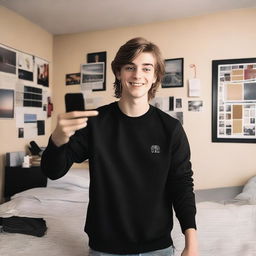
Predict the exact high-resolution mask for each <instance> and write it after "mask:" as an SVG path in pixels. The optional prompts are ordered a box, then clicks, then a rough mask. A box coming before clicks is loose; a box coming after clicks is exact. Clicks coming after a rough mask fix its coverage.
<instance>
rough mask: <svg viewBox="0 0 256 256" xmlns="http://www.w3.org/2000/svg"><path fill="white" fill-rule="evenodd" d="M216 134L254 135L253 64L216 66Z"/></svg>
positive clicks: (255, 77) (255, 76) (255, 73)
mask: <svg viewBox="0 0 256 256" xmlns="http://www.w3.org/2000/svg"><path fill="white" fill-rule="evenodd" d="M218 74H219V75H218V106H217V125H218V127H217V136H218V138H248V139H250V138H251V139H255V138H256V134H255V126H256V123H255V119H256V64H255V63H241V64H225V65H219V66H218Z"/></svg>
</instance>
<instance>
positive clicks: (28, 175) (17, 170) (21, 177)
mask: <svg viewBox="0 0 256 256" xmlns="http://www.w3.org/2000/svg"><path fill="white" fill-rule="evenodd" d="M4 184H5V188H4V197H5V198H7V199H8V198H9V197H11V196H12V195H14V194H16V193H19V192H21V191H24V190H26V189H30V188H35V187H46V184H47V177H46V176H45V175H44V174H43V173H42V171H41V168H40V166H32V167H30V168H22V167H21V166H17V167H5V183H4Z"/></svg>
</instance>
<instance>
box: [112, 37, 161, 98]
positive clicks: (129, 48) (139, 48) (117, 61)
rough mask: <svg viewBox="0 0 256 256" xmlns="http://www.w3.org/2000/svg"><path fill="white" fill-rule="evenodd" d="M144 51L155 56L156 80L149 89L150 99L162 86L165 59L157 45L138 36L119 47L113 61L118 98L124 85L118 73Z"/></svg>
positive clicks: (116, 95) (115, 88)
mask: <svg viewBox="0 0 256 256" xmlns="http://www.w3.org/2000/svg"><path fill="white" fill-rule="evenodd" d="M142 52H149V53H152V55H153V56H154V58H155V62H156V63H155V76H156V82H155V83H153V84H152V86H151V88H150V90H149V91H148V100H151V99H153V98H154V97H155V94H156V91H157V89H158V87H159V86H160V84H161V81H162V77H163V75H164V73H165V65H164V60H163V58H162V54H161V52H160V49H159V47H158V46H157V45H155V44H154V43H152V42H150V41H148V40H146V39H145V38H142V37H136V38H133V39H131V40H129V41H127V42H126V43H125V44H124V45H122V46H121V47H120V48H119V50H118V52H117V54H116V56H115V58H114V60H113V61H112V63H111V67H112V71H113V73H114V75H115V82H114V90H115V97H116V98H121V96H122V85H121V81H120V80H119V79H117V75H118V74H120V72H121V68H122V67H123V66H124V65H126V64H129V63H131V62H132V61H133V60H134V59H135V58H136V57H137V56H138V55H139V54H140V53H142Z"/></svg>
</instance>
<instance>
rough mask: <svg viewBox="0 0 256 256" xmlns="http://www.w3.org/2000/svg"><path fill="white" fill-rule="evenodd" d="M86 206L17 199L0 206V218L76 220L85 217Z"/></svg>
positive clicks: (76, 203) (75, 203)
mask: <svg viewBox="0 0 256 256" xmlns="http://www.w3.org/2000/svg"><path fill="white" fill-rule="evenodd" d="M87 205H88V203H79V202H68V203H67V202H64V201H39V200H38V199H36V198H26V197H17V198H14V199H12V200H10V201H8V202H6V203H4V204H1V205H0V217H4V218H8V217H12V216H20V217H31V218H45V217H55V218H60V216H61V217H68V218H71V217H74V218H76V217H81V216H84V215H85V212H86V209H87Z"/></svg>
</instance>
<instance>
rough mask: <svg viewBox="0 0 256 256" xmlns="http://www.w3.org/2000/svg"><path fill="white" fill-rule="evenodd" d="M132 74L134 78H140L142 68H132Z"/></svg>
mask: <svg viewBox="0 0 256 256" xmlns="http://www.w3.org/2000/svg"><path fill="white" fill-rule="evenodd" d="M133 76H134V78H136V79H140V78H141V76H142V70H141V69H139V68H136V69H135V70H134V72H133Z"/></svg>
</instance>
